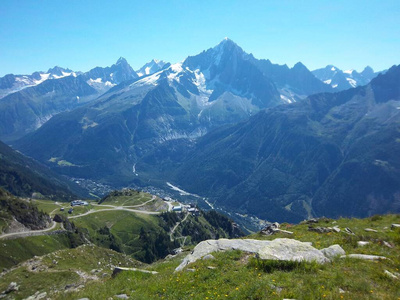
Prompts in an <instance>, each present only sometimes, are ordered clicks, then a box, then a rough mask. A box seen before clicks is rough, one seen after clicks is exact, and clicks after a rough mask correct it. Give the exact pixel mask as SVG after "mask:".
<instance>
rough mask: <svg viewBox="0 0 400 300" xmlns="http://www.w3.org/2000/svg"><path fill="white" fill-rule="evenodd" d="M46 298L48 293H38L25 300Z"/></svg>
mask: <svg viewBox="0 0 400 300" xmlns="http://www.w3.org/2000/svg"><path fill="white" fill-rule="evenodd" d="M46 296H47V293H46V292H43V293H40V292H39V291H37V292H36V293H35V294H34V295H32V296H29V297H28V298H25V300H41V299H44V298H46Z"/></svg>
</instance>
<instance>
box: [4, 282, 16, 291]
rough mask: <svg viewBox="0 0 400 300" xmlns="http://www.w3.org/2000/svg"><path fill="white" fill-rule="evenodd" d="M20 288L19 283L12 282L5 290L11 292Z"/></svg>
mask: <svg viewBox="0 0 400 300" xmlns="http://www.w3.org/2000/svg"><path fill="white" fill-rule="evenodd" d="M18 289H19V286H18V285H17V283H16V282H11V283H10V284H9V285H8V287H7V289H6V290H5V291H4V294H9V293H11V292H15V291H18Z"/></svg>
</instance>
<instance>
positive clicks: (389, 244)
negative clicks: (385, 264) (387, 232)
mask: <svg viewBox="0 0 400 300" xmlns="http://www.w3.org/2000/svg"><path fill="white" fill-rule="evenodd" d="M383 244H384V245H385V246H386V247H388V248H393V247H394V246H393V245H392V244H391V243H388V242H386V241H383Z"/></svg>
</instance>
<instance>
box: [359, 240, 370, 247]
mask: <svg viewBox="0 0 400 300" xmlns="http://www.w3.org/2000/svg"><path fill="white" fill-rule="evenodd" d="M368 244H369V242H366V241H358V242H357V245H358V246H360V247H363V246H366V245H368Z"/></svg>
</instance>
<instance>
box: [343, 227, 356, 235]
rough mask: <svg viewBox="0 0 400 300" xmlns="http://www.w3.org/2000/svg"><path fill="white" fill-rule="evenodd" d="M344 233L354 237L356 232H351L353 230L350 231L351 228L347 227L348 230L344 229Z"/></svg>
mask: <svg viewBox="0 0 400 300" xmlns="http://www.w3.org/2000/svg"><path fill="white" fill-rule="evenodd" d="M344 232H346V233H348V234H353V235H354V232H353V231H351V229H350V228H349V227H346V228H345V229H344Z"/></svg>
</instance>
